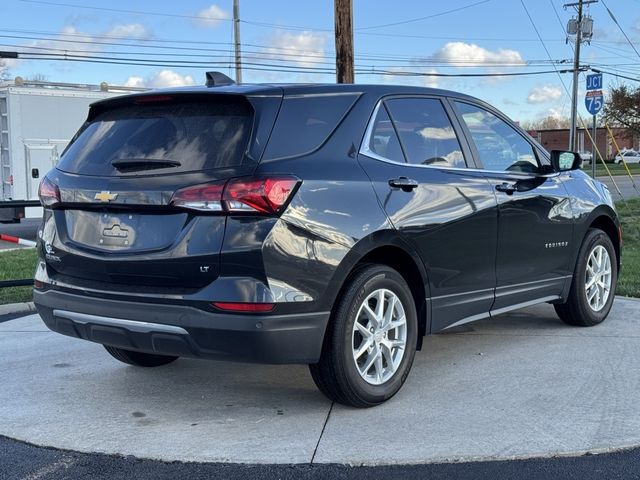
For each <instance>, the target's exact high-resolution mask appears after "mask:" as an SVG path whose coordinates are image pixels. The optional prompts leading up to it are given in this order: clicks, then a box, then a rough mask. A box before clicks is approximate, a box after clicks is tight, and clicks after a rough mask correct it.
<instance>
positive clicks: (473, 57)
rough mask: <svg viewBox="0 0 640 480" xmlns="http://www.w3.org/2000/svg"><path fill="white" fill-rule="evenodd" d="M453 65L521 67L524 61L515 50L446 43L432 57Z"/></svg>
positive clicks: (472, 44) (462, 43)
mask: <svg viewBox="0 0 640 480" xmlns="http://www.w3.org/2000/svg"><path fill="white" fill-rule="evenodd" d="M432 58H433V59H436V60H441V61H445V62H451V63H453V64H454V65H455V64H459V65H465V66H468V65H473V66H491V65H492V64H504V63H507V64H510V65H511V64H513V65H522V64H524V63H525V62H524V60H523V59H522V55H521V54H520V52H518V51H517V50H511V49H506V48H501V49H498V50H494V51H492V50H487V49H486V48H483V47H480V46H478V45H476V44H474V43H464V42H448V43H446V44H445V45H444V47H442V48H441V49H440V50H438V51H437V52H436V53H435V55H433V57H432Z"/></svg>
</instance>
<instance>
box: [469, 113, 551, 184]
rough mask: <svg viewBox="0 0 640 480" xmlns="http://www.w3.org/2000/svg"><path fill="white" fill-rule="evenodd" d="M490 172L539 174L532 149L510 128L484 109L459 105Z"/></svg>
mask: <svg viewBox="0 0 640 480" xmlns="http://www.w3.org/2000/svg"><path fill="white" fill-rule="evenodd" d="M456 106H457V107H458V110H459V111H460V114H461V115H462V118H463V120H464V122H465V123H466V125H467V127H468V128H469V131H470V132H471V137H472V138H473V141H474V143H475V144H476V148H477V149H478V154H479V155H480V161H481V162H482V165H483V166H484V168H485V169H487V170H494V171H510V172H527V173H537V172H538V171H539V170H540V166H539V164H538V159H537V158H536V154H535V152H534V149H533V147H532V145H531V144H530V143H529V142H527V141H526V140H525V138H524V137H523V136H522V135H521V134H520V133H519V132H518V131H517V130H515V129H514V128H513V127H512V126H511V125H509V124H508V123H506V122H504V121H503V120H501V119H499V118H498V117H496V116H495V115H494V114H492V113H491V112H488V111H486V110H484V109H483V108H480V107H477V106H475V105H470V104H468V103H463V102H456Z"/></svg>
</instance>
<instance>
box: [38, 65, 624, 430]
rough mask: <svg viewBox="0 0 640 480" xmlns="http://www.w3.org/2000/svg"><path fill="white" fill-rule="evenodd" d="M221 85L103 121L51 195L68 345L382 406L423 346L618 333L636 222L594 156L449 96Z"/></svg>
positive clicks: (51, 229) (57, 296)
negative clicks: (624, 250)
mask: <svg viewBox="0 0 640 480" xmlns="http://www.w3.org/2000/svg"><path fill="white" fill-rule="evenodd" d="M221 77H222V82H220V78H221ZM225 78H226V77H223V76H221V75H216V74H212V75H210V79H213V81H212V82H209V83H210V86H202V87H185V88H176V89H169V90H161V91H154V92H149V93H144V94H135V95H127V96H122V97H119V98H113V99H108V100H103V101H100V102H97V103H94V104H93V105H92V106H91V108H90V111H89V115H88V118H87V120H86V122H85V123H84V125H83V126H82V127H81V128H80V131H79V132H78V134H77V135H76V137H74V140H73V141H72V143H71V144H70V146H69V147H68V148H67V149H66V150H65V152H64V153H63V155H62V158H61V160H60V162H59V163H58V165H57V166H56V168H55V169H53V170H52V171H51V172H49V173H48V174H47V175H46V177H45V178H44V179H43V181H42V183H41V185H40V199H41V202H42V204H43V206H44V207H45V214H44V219H43V224H42V228H41V233H40V238H39V241H38V247H37V248H38V252H39V255H40V259H39V262H38V267H37V271H36V273H35V282H34V301H35V304H36V306H37V309H38V312H39V313H40V315H41V316H42V318H43V320H44V322H45V323H46V325H47V326H48V327H49V328H50V329H52V330H54V331H56V332H60V333H62V334H65V335H69V336H72V337H78V338H82V339H85V340H90V341H93V342H97V343H100V344H103V345H104V346H105V348H106V350H107V351H108V352H109V353H110V354H111V355H112V356H113V357H115V358H116V359H118V360H120V361H122V362H124V363H128V364H132V365H137V366H143V367H153V366H160V365H164V364H167V363H169V362H172V361H174V360H176V359H177V358H178V357H182V356H184V357H196V358H211V359H222V360H236V361H245V362H260V363H302V364H309V366H310V371H311V375H312V377H313V379H314V381H315V383H316V385H317V386H318V387H319V389H320V390H321V391H322V392H324V393H325V394H326V395H327V396H328V397H329V398H330V399H332V400H334V401H337V402H340V403H343V404H347V405H352V406H356V407H370V406H373V405H377V404H380V403H382V402H384V401H386V400H388V399H389V398H391V397H392V396H393V395H394V394H395V393H396V392H397V391H398V390H399V389H400V387H401V386H402V384H403V383H404V382H405V380H406V378H407V375H408V374H409V370H410V368H411V365H412V363H413V359H414V355H415V352H416V350H418V349H420V348H421V346H422V338H423V337H424V336H425V335H427V334H430V333H436V332H440V331H443V330H445V329H447V328H451V327H455V326H457V325H461V324H464V323H468V322H471V321H475V320H479V319H482V318H488V317H491V316H495V315H500V314H502V313H505V312H508V311H511V310H514V309H518V308H522V307H526V306H530V305H533V304H537V303H545V302H547V303H552V304H553V305H554V306H555V309H556V311H557V313H558V315H559V317H560V318H561V319H562V320H563V321H564V322H566V323H568V324H570V325H580V326H591V325H596V324H599V323H600V322H602V321H603V320H604V319H605V318H606V317H607V315H608V313H609V310H610V309H611V305H612V303H613V300H614V292H615V288H616V281H617V273H618V268H619V265H620V249H621V238H620V235H621V232H620V223H619V221H618V217H617V215H616V212H615V210H614V205H613V201H612V199H611V195H610V194H609V191H608V189H607V187H606V186H605V185H604V184H602V183H600V182H598V181H596V180H593V179H591V178H589V176H587V175H586V174H585V173H584V172H582V171H580V170H579V165H580V158H579V156H578V155H577V154H575V153H571V152H560V151H553V152H551V153H548V152H546V151H545V150H544V149H543V148H542V147H541V146H540V145H539V144H537V143H536V142H535V141H534V140H533V139H532V138H531V137H530V136H529V135H528V134H527V133H526V132H524V131H523V130H522V129H520V128H519V127H518V126H517V125H515V124H514V123H513V122H512V121H511V120H509V119H508V118H507V117H506V116H505V115H503V114H502V113H500V112H499V111H498V110H496V109H495V108H493V107H492V106H491V105H488V104H486V103H484V102H482V101H480V100H478V99H475V98H473V97H470V96H467V95H463V94H460V93H455V92H451V91H445V90H437V89H428V88H419V87H401V86H392V85H358V84H355V85H354V84H350V85H348V84H342V85H266V84H265V85H232V83H233V82H231V81H230V80H229V79H226V80H225ZM216 79H217V80H216ZM211 84H213V85H211ZM514 361H518V359H514ZM239 381H241V380H239ZM372 427H375V425H372Z"/></svg>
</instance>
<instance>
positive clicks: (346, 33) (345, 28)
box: [334, 0, 354, 83]
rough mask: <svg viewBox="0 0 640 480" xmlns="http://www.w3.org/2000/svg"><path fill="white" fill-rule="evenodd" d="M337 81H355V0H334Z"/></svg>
mask: <svg viewBox="0 0 640 480" xmlns="http://www.w3.org/2000/svg"><path fill="white" fill-rule="evenodd" d="M334 10H335V11H334V19H335V24H336V27H335V35H336V81H337V82H338V83H353V81H354V78H353V77H354V75H353V0H334Z"/></svg>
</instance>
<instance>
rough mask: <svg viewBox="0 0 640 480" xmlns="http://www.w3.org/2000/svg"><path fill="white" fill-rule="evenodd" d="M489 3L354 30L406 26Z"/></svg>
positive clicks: (488, 0) (473, 4) (483, 0)
mask: <svg viewBox="0 0 640 480" xmlns="http://www.w3.org/2000/svg"><path fill="white" fill-rule="evenodd" d="M490 1H491V0H481V1H479V2H474V3H470V4H468V5H463V6H461V7H457V8H452V9H450V10H445V11H443V12H438V13H434V14H432V15H427V16H425V17H419V18H412V19H409V20H402V21H400V22H393V23H383V24H381V25H372V26H369V27H360V28H356V30H358V31H360V30H372V29H374V28H384V27H395V26H396V25H406V24H407V23H415V22H421V21H422V20H427V19H430V18H436V17H441V16H443V15H448V14H449V13H455V12H459V11H461V10H466V9H468V8H472V7H476V6H478V5H482V4H484V3H489V2H490Z"/></svg>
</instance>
